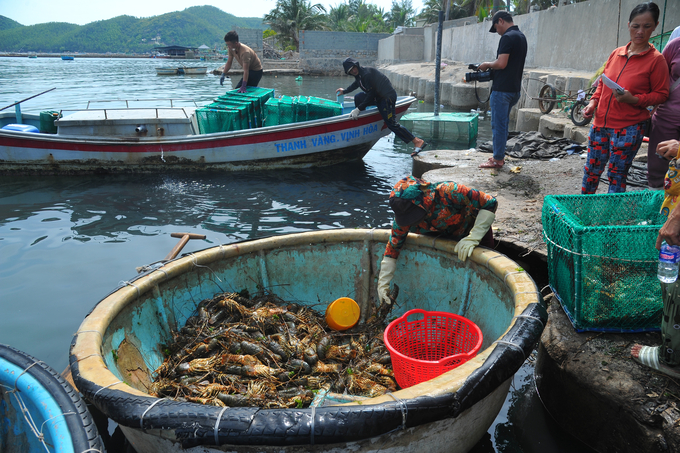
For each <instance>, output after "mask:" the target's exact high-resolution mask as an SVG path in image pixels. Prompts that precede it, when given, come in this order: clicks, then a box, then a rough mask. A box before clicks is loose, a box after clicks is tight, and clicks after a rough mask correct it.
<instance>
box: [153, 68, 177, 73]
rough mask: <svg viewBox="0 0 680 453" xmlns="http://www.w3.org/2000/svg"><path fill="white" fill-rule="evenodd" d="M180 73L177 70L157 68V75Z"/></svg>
mask: <svg viewBox="0 0 680 453" xmlns="http://www.w3.org/2000/svg"><path fill="white" fill-rule="evenodd" d="M178 72H179V70H178V69H177V68H156V75H176V74H177V73H178Z"/></svg>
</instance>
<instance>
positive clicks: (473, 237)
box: [453, 209, 496, 261]
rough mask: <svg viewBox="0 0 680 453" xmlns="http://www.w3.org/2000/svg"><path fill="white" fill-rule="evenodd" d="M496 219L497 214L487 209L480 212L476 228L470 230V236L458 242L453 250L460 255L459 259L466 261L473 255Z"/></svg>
mask: <svg viewBox="0 0 680 453" xmlns="http://www.w3.org/2000/svg"><path fill="white" fill-rule="evenodd" d="M495 218H496V214H494V213H493V212H491V211H487V210H486V209H481V210H480V211H479V213H478V214H477V218H476V219H475V226H473V227H472V230H470V234H468V235H467V236H466V237H464V238H463V239H461V240H460V241H458V244H456V247H455V248H454V249H453V251H454V252H455V253H457V254H458V259H460V260H461V261H465V260H466V259H468V257H470V255H472V251H473V250H474V249H475V247H477V246H478V245H479V241H481V240H482V238H483V237H484V235H485V234H486V232H487V231H489V228H490V227H491V223H492V222H493V220H494V219H495Z"/></svg>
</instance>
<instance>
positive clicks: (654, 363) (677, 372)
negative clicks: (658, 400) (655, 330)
mask: <svg viewBox="0 0 680 453" xmlns="http://www.w3.org/2000/svg"><path fill="white" fill-rule="evenodd" d="M633 347H635V346H633ZM631 355H632V352H631ZM632 357H633V360H635V361H636V362H637V363H639V364H641V365H644V366H646V367H649V368H651V369H653V370H656V371H658V372H659V373H663V374H665V375H666V376H670V377H672V378H675V379H678V378H680V367H671V366H668V365H666V364H665V363H663V362H661V361H659V347H658V346H642V347H641V348H640V351H639V352H638V356H637V357H635V356H632Z"/></svg>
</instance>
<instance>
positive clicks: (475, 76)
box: [465, 64, 493, 82]
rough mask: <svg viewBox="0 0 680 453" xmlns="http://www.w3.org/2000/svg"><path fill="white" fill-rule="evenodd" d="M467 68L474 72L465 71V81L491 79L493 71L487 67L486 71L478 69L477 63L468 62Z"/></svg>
mask: <svg viewBox="0 0 680 453" xmlns="http://www.w3.org/2000/svg"><path fill="white" fill-rule="evenodd" d="M468 69H472V70H473V71H475V72H466V73H465V81H466V82H472V81H475V82H488V81H490V80H493V71H492V70H491V69H489V70H488V71H480V70H479V65H478V64H469V65H468Z"/></svg>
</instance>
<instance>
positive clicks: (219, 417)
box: [214, 406, 229, 445]
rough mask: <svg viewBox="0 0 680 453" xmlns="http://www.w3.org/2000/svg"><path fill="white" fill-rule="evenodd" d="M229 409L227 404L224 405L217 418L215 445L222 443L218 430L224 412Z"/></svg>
mask: <svg viewBox="0 0 680 453" xmlns="http://www.w3.org/2000/svg"><path fill="white" fill-rule="evenodd" d="M227 409H229V408H228V407H226V406H225V407H223V408H222V410H221V411H220V415H218V416H217V420H215V432H214V436H215V445H219V444H220V442H219V440H220V437H219V436H218V432H219V430H220V420H222V414H224V411H226V410H227Z"/></svg>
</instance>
